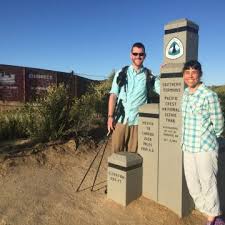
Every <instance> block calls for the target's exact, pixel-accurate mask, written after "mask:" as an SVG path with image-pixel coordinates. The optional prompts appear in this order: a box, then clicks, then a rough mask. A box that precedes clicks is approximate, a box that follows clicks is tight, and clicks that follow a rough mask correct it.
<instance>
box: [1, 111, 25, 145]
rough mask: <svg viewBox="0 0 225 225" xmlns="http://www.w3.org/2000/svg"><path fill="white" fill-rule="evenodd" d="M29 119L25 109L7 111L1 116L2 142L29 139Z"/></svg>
mask: <svg viewBox="0 0 225 225" xmlns="http://www.w3.org/2000/svg"><path fill="white" fill-rule="evenodd" d="M27 125H28V118H27V117H26V114H25V113H24V108H21V109H14V110H11V111H5V112H2V113H1V114H0V140H1V141H3V140H7V139H15V138H24V137H28V131H27Z"/></svg>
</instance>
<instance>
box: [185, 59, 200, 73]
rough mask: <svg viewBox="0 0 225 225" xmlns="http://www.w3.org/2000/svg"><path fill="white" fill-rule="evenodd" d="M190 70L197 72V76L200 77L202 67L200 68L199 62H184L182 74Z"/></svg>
mask: <svg viewBox="0 0 225 225" xmlns="http://www.w3.org/2000/svg"><path fill="white" fill-rule="evenodd" d="M190 68H192V69H195V70H198V72H199V75H200V76H202V66H201V63H200V62H199V61H197V60H190V61H188V62H186V63H185V64H184V67H183V70H182V73H184V71H185V70H188V69H190Z"/></svg>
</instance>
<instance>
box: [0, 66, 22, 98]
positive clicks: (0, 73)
mask: <svg viewBox="0 0 225 225" xmlns="http://www.w3.org/2000/svg"><path fill="white" fill-rule="evenodd" d="M24 93H25V70H24V68H23V67H19V66H9V65H0V101H3V102H5V101H15V102H24V101H25V97H24Z"/></svg>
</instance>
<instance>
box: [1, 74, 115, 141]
mask: <svg viewBox="0 0 225 225" xmlns="http://www.w3.org/2000/svg"><path fill="white" fill-rule="evenodd" d="M113 76H114V72H112V74H111V75H110V76H109V79H107V80H105V81H101V82H98V83H93V84H91V85H90V87H89V89H88V91H87V93H86V94H85V95H83V96H81V97H80V98H73V99H72V98H71V97H70V96H69V93H68V91H67V88H66V87H64V86H63V85H59V86H50V87H49V88H48V89H47V93H46V95H45V96H44V97H42V98H40V99H39V100H38V101H37V102H33V103H27V104H25V105H24V107H22V108H21V109H17V110H14V111H10V112H5V113H2V114H1V115H0V140H5V139H12V138H20V137H30V138H33V139H39V140H40V141H50V140H56V139H60V138H63V137H65V136H67V135H75V137H76V138H79V136H87V135H88V133H89V131H90V130H91V129H92V128H94V127H106V118H107V110H108V109H107V108H108V106H107V105H108V92H109V90H110V87H111V83H112V78H113Z"/></svg>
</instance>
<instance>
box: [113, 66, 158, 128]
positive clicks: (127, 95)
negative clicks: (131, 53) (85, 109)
mask: <svg viewBox="0 0 225 225" xmlns="http://www.w3.org/2000/svg"><path fill="white" fill-rule="evenodd" d="M120 71H121V70H120ZM120 71H118V72H117V73H116V74H115V76H114V79H113V82H112V88H111V90H110V94H115V95H116V96H117V102H119V100H120V99H122V103H123V106H124V110H125V118H124V121H123V123H124V124H126V123H128V125H138V110H139V107H140V106H141V105H143V104H145V103H147V88H146V74H145V68H144V67H142V68H141V69H140V70H139V71H137V72H136V71H135V70H134V68H133V66H132V65H130V66H129V68H128V70H127V85H126V92H125V85H124V86H122V87H121V89H120V91H119V86H118V85H117V82H116V80H117V77H118V75H119V72H120ZM154 91H155V92H157V93H158V94H159V91H160V83H159V79H156V81H155V84H154ZM118 122H120V123H121V118H119V120H118Z"/></svg>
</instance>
